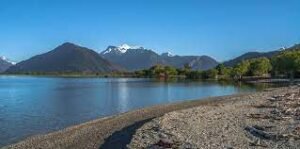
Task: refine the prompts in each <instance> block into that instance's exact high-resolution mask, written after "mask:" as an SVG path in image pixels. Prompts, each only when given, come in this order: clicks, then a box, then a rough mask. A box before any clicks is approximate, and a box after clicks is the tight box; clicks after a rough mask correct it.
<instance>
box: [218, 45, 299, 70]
mask: <svg viewBox="0 0 300 149" xmlns="http://www.w3.org/2000/svg"><path fill="white" fill-rule="evenodd" d="M284 50H286V51H289V50H300V44H296V45H294V46H292V47H290V48H281V49H279V50H275V51H270V52H247V53H245V54H243V55H241V56H238V57H236V58H234V59H231V60H228V61H225V62H224V63H223V64H224V65H225V66H231V67H232V66H234V65H236V64H238V63H240V62H242V61H243V60H248V59H253V58H259V57H266V58H271V57H272V56H274V55H276V54H279V53H280V52H281V51H284Z"/></svg>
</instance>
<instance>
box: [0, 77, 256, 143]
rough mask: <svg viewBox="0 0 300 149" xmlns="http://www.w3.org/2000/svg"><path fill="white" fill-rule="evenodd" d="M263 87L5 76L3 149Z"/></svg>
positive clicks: (0, 92) (1, 82)
mask: <svg viewBox="0 0 300 149" xmlns="http://www.w3.org/2000/svg"><path fill="white" fill-rule="evenodd" d="M258 89H261V87H259V88H258V87H255V86H251V85H241V84H239V85H234V84H228V83H217V82H200V81H196V82H195V81H194V82H193V81H173V82H172V81H171V82H164V81H156V80H151V79H132V78H131V79H129V78H62V77H30V76H0V147H1V146H4V145H7V144H10V143H14V142H16V141H19V140H22V139H24V138H26V137H28V136H31V135H35V134H43V133H47V132H50V131H54V130H58V129H62V128H65V127H67V126H71V125H75V124H79V123H82V122H86V121H89V120H93V119H96V118H101V117H105V116H110V115H114V114H118V113H123V112H127V111H130V110H134V109H138V108H143V107H148V106H153V105H158V104H165V103H172V102H178V101H183V100H191V99H200V98H204V97H210V96H221V95H230V94H236V93H241V92H254V91H257V90H258Z"/></svg>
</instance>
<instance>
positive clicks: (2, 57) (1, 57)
mask: <svg viewBox="0 0 300 149" xmlns="http://www.w3.org/2000/svg"><path fill="white" fill-rule="evenodd" d="M0 59H2V60H4V61H6V62H8V63H11V64H13V65H15V64H16V62H12V61H10V60H9V59H8V58H6V57H5V56H0Z"/></svg>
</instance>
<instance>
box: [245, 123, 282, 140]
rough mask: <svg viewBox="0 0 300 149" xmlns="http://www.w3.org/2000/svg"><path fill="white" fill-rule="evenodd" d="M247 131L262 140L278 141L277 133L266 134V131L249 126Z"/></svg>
mask: <svg viewBox="0 0 300 149" xmlns="http://www.w3.org/2000/svg"><path fill="white" fill-rule="evenodd" d="M245 130H246V131H248V132H249V133H250V134H252V135H253V136H255V137H258V138H260V139H268V140H274V139H277V135H276V134H275V133H271V132H266V131H264V130H261V129H258V127H256V128H255V127H252V126H247V127H246V128H245Z"/></svg>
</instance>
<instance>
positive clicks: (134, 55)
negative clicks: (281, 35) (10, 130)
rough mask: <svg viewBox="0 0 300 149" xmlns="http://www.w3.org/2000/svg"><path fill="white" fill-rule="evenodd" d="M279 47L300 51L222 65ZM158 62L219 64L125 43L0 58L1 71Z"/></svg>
mask: <svg viewBox="0 0 300 149" xmlns="http://www.w3.org/2000/svg"><path fill="white" fill-rule="evenodd" d="M282 50H300V44H296V45H294V46H292V47H290V48H282V49H279V50H275V51H270V52H248V53H245V54H243V55H241V56H239V57H236V58H234V59H231V60H229V61H225V62H224V63H223V64H224V65H225V66H234V65H236V64H237V63H239V62H241V61H243V60H248V59H252V58H259V57H267V58H270V57H272V56H274V55H276V54H278V53H280V51H282ZM157 64H161V65H169V66H173V67H176V68H182V67H184V66H185V65H189V66H190V67H191V68H192V69H193V70H208V69H211V68H214V67H215V66H216V65H218V64H219V63H218V62H217V61H216V60H215V59H213V58H211V57H209V56H179V55H173V54H171V53H170V52H166V53H162V54H158V53H156V52H154V51H153V50H151V49H146V48H143V47H139V46H129V45H127V44H123V45H121V46H108V47H107V48H106V50H104V51H102V52H100V53H97V52H95V51H94V50H91V49H88V48H85V47H82V46H79V45H75V44H73V43H69V42H67V43H64V44H62V45H60V46H58V47H56V48H55V49H53V50H51V51H49V52H47V53H44V54H40V55H36V56H33V57H32V58H29V59H27V60H24V61H21V62H19V63H17V64H15V65H14V63H12V62H10V61H8V60H7V59H6V58H5V57H0V73H1V72H7V73H26V72H44V73H51V72H60V73H64V72H80V73H82V72H86V73H95V72H117V71H135V70H141V69H148V68H150V67H152V66H154V65H157Z"/></svg>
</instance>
